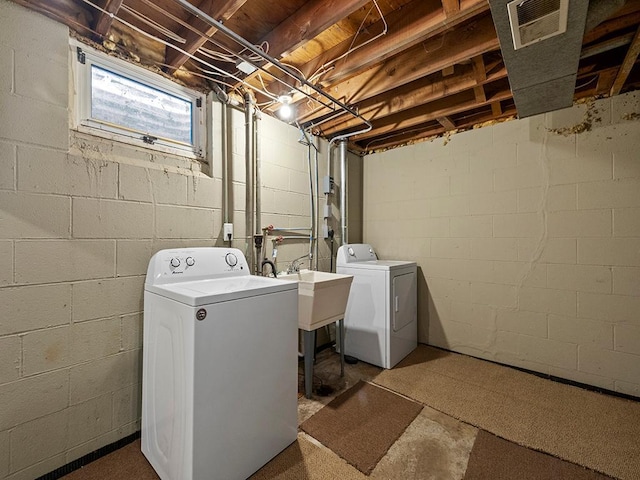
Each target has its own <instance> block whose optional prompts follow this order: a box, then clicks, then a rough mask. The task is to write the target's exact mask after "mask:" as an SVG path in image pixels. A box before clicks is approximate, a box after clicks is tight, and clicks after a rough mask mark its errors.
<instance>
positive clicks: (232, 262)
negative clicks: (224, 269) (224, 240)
mask: <svg viewBox="0 0 640 480" xmlns="http://www.w3.org/2000/svg"><path fill="white" fill-rule="evenodd" d="M224 260H225V261H226V262H227V265H229V266H230V267H235V266H236V265H237V264H238V257H236V256H235V255H234V254H233V253H227V254H226V255H225V257H224Z"/></svg>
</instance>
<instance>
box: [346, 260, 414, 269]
mask: <svg viewBox="0 0 640 480" xmlns="http://www.w3.org/2000/svg"><path fill="white" fill-rule="evenodd" d="M416 266H417V264H416V262H410V261H404V260H368V261H364V262H351V263H348V264H346V265H341V266H340V267H341V268H342V269H352V268H360V269H366V270H395V269H398V268H406V267H416Z"/></svg>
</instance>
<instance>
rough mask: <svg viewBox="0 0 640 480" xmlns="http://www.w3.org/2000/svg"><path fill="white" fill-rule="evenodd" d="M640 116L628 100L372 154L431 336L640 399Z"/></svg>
mask: <svg viewBox="0 0 640 480" xmlns="http://www.w3.org/2000/svg"><path fill="white" fill-rule="evenodd" d="M639 117H640V94H638V93H637V92H636V93H628V94H625V95H620V96H617V97H614V98H611V99H603V100H598V101H590V102H586V103H584V104H580V105H576V106H574V107H572V108H569V109H566V110H562V111H558V112H552V113H548V114H545V115H540V116H536V117H532V118H528V119H524V120H513V121H509V122H505V123H501V124H497V125H493V126H488V127H484V128H480V129H476V130H471V131H468V132H463V133H459V134H454V135H451V136H450V137H449V138H447V139H442V138H440V139H436V140H433V141H431V142H424V143H420V144H415V145H412V146H407V147H403V148H398V149H394V150H389V151H387V152H383V153H378V154H373V155H369V156H367V157H366V158H365V161H364V170H365V173H364V211H365V213H364V218H365V220H364V239H365V241H367V242H369V243H371V244H373V245H374V246H376V248H377V250H378V253H379V254H380V256H381V257H382V258H395V259H410V260H417V261H418V263H419V265H420V272H421V276H422V278H421V282H420V285H419V315H420V327H419V335H420V341H421V342H423V343H428V344H431V345H435V346H438V347H443V348H446V349H450V350H453V351H457V352H461V353H466V354H470V355H473V356H476V357H480V358H486V359H489V360H495V361H498V362H502V363H506V364H510V365H515V366H518V367H524V368H528V369H531V370H534V371H538V372H542V373H545V374H550V375H554V376H558V377H562V378H566V379H570V380H574V381H578V382H582V383H586V384H590V385H594V386H597V387H602V388H606V389H609V390H613V391H617V392H621V393H625V394H629V395H634V396H640V226H639V225H640V157H639V156H638V150H639V149H640V120H639ZM585 127H587V128H585Z"/></svg>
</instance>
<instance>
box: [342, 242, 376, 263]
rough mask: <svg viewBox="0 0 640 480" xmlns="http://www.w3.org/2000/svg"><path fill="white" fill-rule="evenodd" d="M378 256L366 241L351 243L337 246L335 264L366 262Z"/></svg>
mask: <svg viewBox="0 0 640 480" xmlns="http://www.w3.org/2000/svg"><path fill="white" fill-rule="evenodd" d="M377 259H378V256H377V255H376V252H375V251H374V250H373V248H372V247H371V245H369V244H367V243H351V244H347V245H342V246H341V247H340V248H338V255H337V261H336V265H345V264H347V263H353V262H367V261H371V260H377Z"/></svg>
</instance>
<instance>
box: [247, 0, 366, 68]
mask: <svg viewBox="0 0 640 480" xmlns="http://www.w3.org/2000/svg"><path fill="white" fill-rule="evenodd" d="M370 1H371V0H312V1H310V2H306V3H305V4H304V5H302V7H301V8H300V9H299V10H297V11H296V12H295V13H294V14H293V15H291V16H290V17H288V18H287V19H285V20H284V21H283V22H282V23H280V24H279V25H278V26H277V27H276V28H274V29H273V30H271V31H270V32H269V33H268V34H267V35H265V36H264V37H262V38H261V39H260V42H258V43H263V42H267V43H268V44H269V55H271V56H272V57H274V58H278V57H282V56H286V55H288V54H289V53H291V52H292V51H293V50H295V49H296V48H298V47H299V46H300V45H302V44H303V43H305V42H307V41H309V40H311V39H313V38H315V37H316V36H318V34H320V33H321V32H323V31H324V30H326V29H327V28H329V27H330V26H332V25H334V24H336V23H338V22H339V21H340V20H342V19H344V18H346V17H348V16H349V15H351V14H352V13H353V12H355V11H356V10H358V9H359V8H361V7H362V6H364V5H366V4H367V3H369V2H370Z"/></svg>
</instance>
